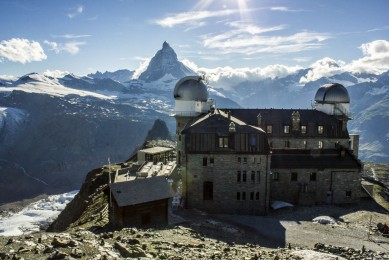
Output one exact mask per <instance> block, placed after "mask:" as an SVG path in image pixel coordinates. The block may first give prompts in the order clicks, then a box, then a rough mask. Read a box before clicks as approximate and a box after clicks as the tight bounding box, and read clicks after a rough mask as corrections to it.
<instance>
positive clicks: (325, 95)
mask: <svg viewBox="0 0 389 260" xmlns="http://www.w3.org/2000/svg"><path fill="white" fill-rule="evenodd" d="M315 101H316V102H317V103H350V96H349V94H348V91H347V89H346V88H345V87H344V86H343V85H341V84H338V83H332V84H325V85H323V86H322V87H320V88H319V89H318V90H317V92H316V95H315Z"/></svg>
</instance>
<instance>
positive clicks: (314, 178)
mask: <svg viewBox="0 0 389 260" xmlns="http://www.w3.org/2000/svg"><path fill="white" fill-rule="evenodd" d="M309 181H316V172H311V173H310V174H309Z"/></svg>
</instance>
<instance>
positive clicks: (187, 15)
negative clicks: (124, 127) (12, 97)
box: [0, 0, 389, 76]
mask: <svg viewBox="0 0 389 260" xmlns="http://www.w3.org/2000/svg"><path fill="white" fill-rule="evenodd" d="M388 10H389V1H385V0H370V1H364V0H349V1H342V0H316V1H312V0H279V1H274V0H273V1H267V0H261V1H258V0H200V1H192V0H154V1H152V0H143V1H138V0H134V1H133V0H121V1H119V0H111V1H102V0H99V1H97V0H96V1H92V0H89V1H73V0H70V1H53V0H40V1H31V0H23V1H22V0H1V1H0V24H1V29H0V75H14V76H21V75H24V74H26V73H29V72H44V71H46V70H51V71H53V70H60V71H70V72H73V73H76V74H79V75H85V74H88V73H91V72H95V71H96V70H99V71H106V70H108V71H114V70H117V69H130V70H136V69H138V68H139V66H140V65H141V64H142V63H144V62H145V61H147V60H148V59H149V58H151V57H152V56H153V55H154V54H155V53H156V51H157V50H159V49H160V48H161V47H162V43H163V42H164V41H167V42H168V43H169V44H170V45H171V46H172V47H173V48H174V49H175V51H176V52H177V55H178V57H179V59H181V60H185V61H186V62H187V64H190V65H192V66H195V67H197V68H204V70H206V69H214V68H229V69H231V68H241V69H243V68H244V69H246V70H247V69H250V70H252V71H253V70H261V71H262V72H261V73H262V74H263V73H266V71H268V70H265V68H274V67H275V66H281V65H282V66H285V67H282V68H283V69H286V70H289V69H291V68H292V70H293V68H297V67H309V66H312V64H318V63H317V61H323V60H322V59H323V58H325V57H329V58H331V59H333V60H335V61H337V62H339V64H341V65H342V66H348V68H349V69H350V70H352V69H355V68H358V69H359V70H361V71H362V70H369V69H371V70H374V69H375V70H377V68H380V71H382V70H385V69H388V68H389V16H388V14H387V12H388ZM319 63H320V62H319ZM205 68H206V69H205ZM361 68H362V69H361ZM278 69H279V67H278Z"/></svg>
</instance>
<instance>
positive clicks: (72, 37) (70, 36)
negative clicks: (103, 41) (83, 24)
mask: <svg viewBox="0 0 389 260" xmlns="http://www.w3.org/2000/svg"><path fill="white" fill-rule="evenodd" d="M91 36H92V35H90V34H81V35H75V34H62V35H53V37H54V38H65V39H78V38H85V37H91Z"/></svg>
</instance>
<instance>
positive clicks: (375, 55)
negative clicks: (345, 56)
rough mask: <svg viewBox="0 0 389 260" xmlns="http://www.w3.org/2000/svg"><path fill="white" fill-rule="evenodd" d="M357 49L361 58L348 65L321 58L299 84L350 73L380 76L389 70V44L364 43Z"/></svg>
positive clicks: (378, 41) (381, 41)
mask: <svg viewBox="0 0 389 260" xmlns="http://www.w3.org/2000/svg"><path fill="white" fill-rule="evenodd" d="M359 48H360V49H361V50H362V54H363V57H362V58H359V59H356V60H353V61H351V62H349V63H346V62H344V61H341V60H338V61H335V60H333V59H331V58H328V57H326V58H323V59H321V60H318V61H316V62H315V63H313V64H312V65H311V67H310V68H311V69H310V70H309V71H308V73H307V74H306V75H305V76H303V77H301V79H300V83H307V82H310V81H315V80H318V79H320V78H322V77H331V76H333V75H336V74H339V73H343V72H351V73H372V74H377V75H378V74H381V73H383V72H385V71H388V70H389V42H388V41H385V40H376V41H372V42H368V43H364V44H362V45H361V46H359Z"/></svg>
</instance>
